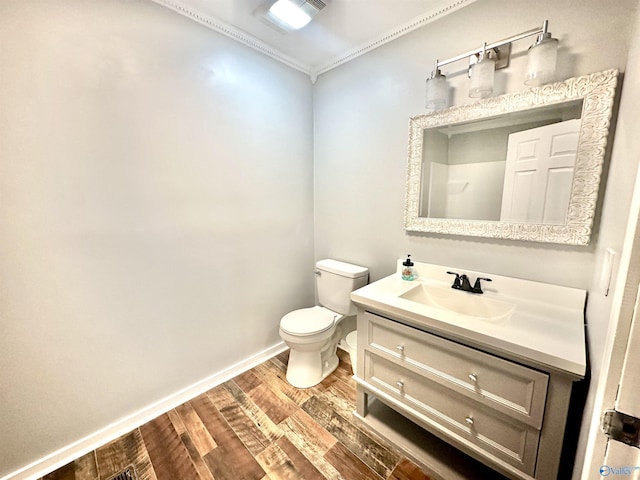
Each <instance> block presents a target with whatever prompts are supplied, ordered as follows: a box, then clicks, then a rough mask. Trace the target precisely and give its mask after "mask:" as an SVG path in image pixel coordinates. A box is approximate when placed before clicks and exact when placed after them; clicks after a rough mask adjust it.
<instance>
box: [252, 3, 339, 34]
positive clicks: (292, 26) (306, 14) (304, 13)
mask: <svg viewBox="0 0 640 480" xmlns="http://www.w3.org/2000/svg"><path fill="white" fill-rule="evenodd" d="M324 7H326V4H325V3H324V2H323V1H322V0H277V1H276V2H270V5H269V4H267V8H263V9H262V10H263V16H264V19H265V20H267V21H269V22H270V23H271V24H273V25H275V26H276V27H277V28H278V30H281V31H282V32H283V33H287V32H291V31H293V30H299V29H301V28H302V27H304V26H305V25H307V24H308V23H309V22H310V21H311V19H312V18H313V17H314V16H315V15H316V14H317V13H318V12H319V11H320V10H322V9H323V8H324Z"/></svg>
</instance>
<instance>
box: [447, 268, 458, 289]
mask: <svg viewBox="0 0 640 480" xmlns="http://www.w3.org/2000/svg"><path fill="white" fill-rule="evenodd" d="M447 273H448V274H449V275H455V276H456V278H455V279H454V280H453V285H451V288H455V289H456V290H459V289H460V275H459V274H457V273H456V272H447Z"/></svg>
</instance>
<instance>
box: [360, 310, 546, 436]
mask: <svg viewBox="0 0 640 480" xmlns="http://www.w3.org/2000/svg"><path fill="white" fill-rule="evenodd" d="M364 315H365V318H366V319H367V320H368V325H369V328H368V342H367V346H366V348H367V349H368V350H370V351H372V352H374V353H376V354H377V355H379V356H383V357H384V358H387V359H388V360H392V361H394V362H396V363H398V364H399V365H402V366H404V367H405V368H408V369H411V370H413V371H414V372H416V373H419V374H421V375H423V376H425V377H427V378H430V379H431V380H433V381H435V382H437V383H440V384H442V385H444V386H446V387H447V388H451V389H453V390H455V391H456V392H458V393H460V394H462V395H465V396H468V397H470V398H473V399H474V400H476V401H478V402H480V403H482V404H484V405H486V406H488V407H491V408H494V409H496V410H498V411H500V412H501V413H504V414H506V415H509V416H511V417H513V418H515V419H517V420H519V421H521V422H524V423H526V424H527V425H531V426H532V427H535V428H537V429H540V428H541V427H542V418H543V416H544V407H545V401H546V395H547V386H548V382H549V376H548V375H547V374H546V373H542V372H539V371H537V370H533V369H531V368H527V367H524V366H522V365H519V364H517V363H513V362H510V361H507V360H504V359H501V358H498V357H495V356H493V355H490V354H487V353H484V352H480V351H478V350H475V349H473V348H469V347H466V346H464V345H460V344H458V343H455V342H452V341H450V340H446V339H444V338H441V337H438V336H436V335H432V334H429V333H426V332H423V331H421V330H418V329H415V328H412V327H408V326H406V325H402V324H400V323H398V322H394V321H392V320H388V319H386V318H384V317H379V316H377V315H374V314H371V313H368V312H367V313H365V314H364Z"/></svg>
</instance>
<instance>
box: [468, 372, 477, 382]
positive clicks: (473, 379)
mask: <svg viewBox="0 0 640 480" xmlns="http://www.w3.org/2000/svg"><path fill="white" fill-rule="evenodd" d="M469 380H471V381H472V382H473V383H476V382H477V381H478V376H477V375H476V374H475V373H470V374H469Z"/></svg>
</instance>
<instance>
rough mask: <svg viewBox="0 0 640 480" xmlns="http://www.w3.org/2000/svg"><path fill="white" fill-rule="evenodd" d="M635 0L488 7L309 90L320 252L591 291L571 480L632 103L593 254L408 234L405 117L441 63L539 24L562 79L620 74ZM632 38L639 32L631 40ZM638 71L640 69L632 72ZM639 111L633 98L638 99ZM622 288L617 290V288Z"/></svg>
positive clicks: (627, 189)
mask: <svg viewBox="0 0 640 480" xmlns="http://www.w3.org/2000/svg"><path fill="white" fill-rule="evenodd" d="M636 7H637V1H636V0H625V1H616V2H604V1H601V0H588V1H582V2H573V1H560V2H558V1H550V0H542V1H538V2H530V1H528V0H514V1H510V2H504V1H499V0H481V1H478V2H476V3H474V4H472V5H470V6H468V7H466V8H464V9H461V10H459V11H457V12H454V13H453V14H451V15H448V16H446V17H444V18H442V19H441V20H438V21H436V22H434V23H433V24H429V25H427V26H425V27H424V28H422V29H420V30H417V31H415V32H412V33H410V34H408V35H406V36H404V37H402V38H399V39H398V40H396V41H394V42H391V43H389V44H386V45H384V46H382V47H381V48H378V49H377V50H375V51H373V52H371V53H369V54H367V55H365V56H362V57H359V58H357V59H355V60H353V61H352V62H350V63H348V64H346V65H343V66H341V67H339V68H337V69H335V70H332V71H330V72H328V73H326V74H324V75H322V76H321V77H320V78H319V80H318V82H317V84H316V85H315V88H314V116H315V123H314V127H315V155H314V169H315V178H314V182H315V232H316V233H315V235H316V239H315V252H316V253H315V255H316V257H318V258H319V257H334V258H338V259H341V260H345V261H352V262H355V263H358V264H361V265H367V266H369V267H370V269H371V279H372V280H377V279H379V278H381V277H383V276H386V275H389V274H391V273H392V272H393V271H394V269H395V266H396V260H397V259H398V258H401V257H404V256H405V255H406V254H407V253H411V254H412V258H414V259H416V260H418V261H423V262H429V263H434V264H439V265H446V266H452V267H460V268H466V269H469V270H476V271H484V272H487V273H496V274H501V275H508V276H514V277H520V278H526V279H530V280H537V281H542V282H549V283H555V284H559V285H566V286H571V287H577V288H582V289H585V290H589V301H588V309H587V322H588V325H589V327H588V342H589V346H588V348H589V354H590V362H591V366H592V367H593V368H594V372H593V374H592V379H591V387H590V389H589V395H588V398H587V402H586V408H585V415H584V421H583V427H582V430H581V432H580V435H581V438H580V444H579V451H578V454H577V459H576V469H575V470H574V478H579V475H580V471H581V466H582V459H583V455H584V446H585V445H584V444H585V440H586V437H587V434H588V425H589V423H590V421H591V416H592V414H593V415H594V418H596V416H599V412H593V407H592V405H593V395H594V391H595V385H596V384H597V381H598V375H600V371H599V370H600V368H599V367H600V363H601V362H602V360H603V358H602V356H603V352H602V345H603V343H604V338H605V335H606V332H607V329H608V326H609V315H610V311H611V305H610V300H609V299H610V297H605V296H604V291H603V290H602V289H600V288H599V286H598V285H599V283H598V274H599V269H600V263H601V261H602V257H603V252H604V250H605V249H606V248H607V247H610V248H613V249H615V250H617V251H618V252H619V251H620V248H621V245H622V240H623V234H624V229H625V227H626V222H627V212H628V207H629V201H630V195H631V192H632V190H633V187H634V179H635V172H636V170H637V167H638V160H639V157H638V155H637V152H636V150H634V145H633V144H634V142H635V143H637V141H636V138H637V134H634V133H632V131H633V129H634V128H635V131H636V132H637V131H638V128H639V126H640V122H639V121H638V118H637V117H638V114H637V113H635V112H637V110H638V109H637V107H635V111H634V107H631V108H628V109H626V110H625V114H626V117H625V118H624V119H621V121H622V122H624V123H623V124H622V125H621V127H624V129H623V131H622V132H621V131H618V135H617V137H616V148H615V149H614V153H613V155H612V156H611V157H610V165H609V166H608V179H609V180H608V183H607V185H606V186H603V187H604V188H603V189H602V192H601V193H602V194H601V202H602V203H601V205H603V207H600V206H599V208H598V214H597V219H596V228H595V230H596V232H595V234H594V235H593V237H592V242H591V244H590V245H589V246H586V247H570V246H561V245H546V244H537V243H527V242H513V241H504V240H490V239H481V238H471V237H454V236H445V235H435V234H414V233H407V232H405V231H404V230H403V212H404V196H405V195H404V191H405V190H404V189H405V181H406V164H407V136H408V119H409V117H410V116H413V115H416V114H419V113H422V112H423V111H424V109H423V103H424V80H425V78H426V77H427V76H428V74H429V72H430V69H431V65H432V64H433V61H434V60H435V59H436V58H439V59H444V58H448V57H452V56H454V55H457V54H459V53H461V52H464V51H467V50H469V49H471V48H474V47H478V46H480V45H482V42H483V41H487V42H492V41H496V40H499V39H501V38H506V37H509V36H510V35H513V34H514V33H518V32H521V31H524V30H528V29H530V28H533V27H535V26H537V25H539V24H541V22H542V20H543V19H548V20H549V25H550V30H551V32H552V33H553V34H554V36H556V37H557V38H559V40H560V46H561V47H560V50H559V60H558V65H559V68H558V78H559V79H564V78H569V77H572V76H575V75H581V74H587V73H591V72H595V71H600V70H604V69H609V68H617V69H620V70H621V71H623V72H624V70H625V66H626V63H627V61H628V59H627V55H628V49H629V43H630V42H631V40H632V39H633V38H637V36H638V33H637V32H636V33H635V34H633V33H632V30H633V29H632V27H633V25H634V23H635V19H636V15H637V13H636ZM634 35H635V36H634ZM529 44H530V42H529V41H528V40H523V41H519V42H517V43H515V44H514V45H513V52H512V61H511V67H510V68H509V69H507V70H501V71H498V72H496V89H495V92H494V93H495V94H496V95H499V94H501V93H507V92H512V91H518V90H522V89H524V88H525V87H524V85H523V81H522V76H523V74H524V70H525V66H526V50H527V48H528V46H529ZM636 70H637V68H636ZM443 73H445V74H446V75H447V76H448V78H449V81H450V84H451V85H452V86H453V93H452V100H453V102H454V103H455V104H456V105H459V104H464V103H469V102H470V101H471V100H470V99H469V98H468V97H467V91H468V86H469V82H468V78H467V77H466V65H465V63H464V62H459V63H458V64H455V66H450V67H444V68H443ZM639 82H640V80H639V78H638V76H637V74H636V75H635V76H633V75H632V76H630V77H629V78H624V89H627V90H630V92H629V93H630V96H629V98H633V97H634V94H635V97H640V93H638V84H639ZM636 103H637V102H636ZM616 287H618V288H622V286H616V285H613V288H616Z"/></svg>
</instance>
